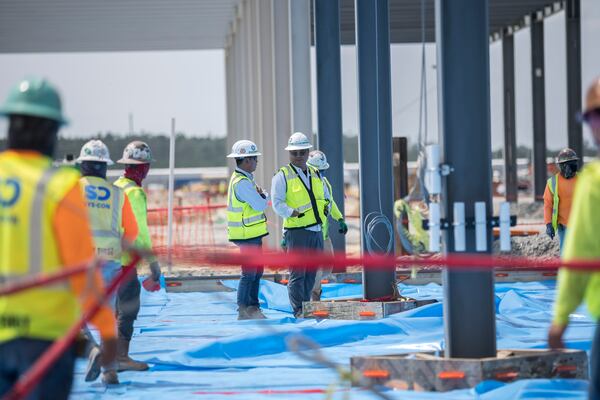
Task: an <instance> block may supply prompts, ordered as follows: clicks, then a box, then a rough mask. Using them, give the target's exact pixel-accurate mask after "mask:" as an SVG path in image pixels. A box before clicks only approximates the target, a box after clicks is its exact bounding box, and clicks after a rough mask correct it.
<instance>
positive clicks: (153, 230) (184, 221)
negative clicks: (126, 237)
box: [148, 197, 227, 248]
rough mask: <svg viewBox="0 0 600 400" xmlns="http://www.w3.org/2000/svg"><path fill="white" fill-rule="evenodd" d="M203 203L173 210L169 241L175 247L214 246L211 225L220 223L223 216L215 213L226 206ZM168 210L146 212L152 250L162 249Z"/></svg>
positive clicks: (166, 230) (155, 209) (166, 234)
mask: <svg viewBox="0 0 600 400" xmlns="http://www.w3.org/2000/svg"><path fill="white" fill-rule="evenodd" d="M206 199H207V203H206V204H205V205H199V206H189V207H174V208H173V242H172V245H173V246H174V247H175V246H189V245H200V246H202V245H205V246H213V245H214V244H215V223H216V222H217V220H218V219H219V220H223V219H224V218H225V216H224V215H222V216H218V215H217V213H218V212H219V210H222V209H225V208H227V205H226V204H210V198H209V197H207V198H206ZM168 221H169V210H168V209H167V208H154V209H149V210H148V229H149V230H150V237H151V238H152V245H153V247H154V248H161V247H164V248H166V247H167V245H168V235H169V231H168V229H169V227H168Z"/></svg>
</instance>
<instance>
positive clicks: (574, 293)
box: [554, 173, 600, 326]
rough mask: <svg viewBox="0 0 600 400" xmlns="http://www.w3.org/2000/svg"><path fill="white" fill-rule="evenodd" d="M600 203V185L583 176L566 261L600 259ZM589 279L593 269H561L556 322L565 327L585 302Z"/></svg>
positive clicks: (574, 203)
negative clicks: (586, 270) (574, 312)
mask: <svg viewBox="0 0 600 400" xmlns="http://www.w3.org/2000/svg"><path fill="white" fill-rule="evenodd" d="M588 175H589V173H588ZM582 178H583V177H582ZM598 204H600V188H598V187H597V185H595V184H593V181H590V180H584V179H580V180H579V181H578V184H577V185H576V187H575V193H574V196H573V208H572V211H571V218H570V221H569V229H568V230H567V236H566V239H565V245H564V248H563V254H562V258H563V260H565V261H571V260H594V259H598V258H600V246H598V237H597V232H596V231H595V230H596V229H597V227H598V226H600V213H598ZM589 278H590V273H589V272H585V271H575V270H569V269H567V268H562V269H561V270H560V272H559V276H558V282H557V285H558V293H557V298H556V305H555V309H554V323H555V324H557V325H563V326H564V325H566V324H568V321H569V314H571V313H572V312H573V311H575V309H576V308H577V307H578V306H579V304H581V302H582V301H583V297H584V295H585V291H586V288H587V284H588V281H589Z"/></svg>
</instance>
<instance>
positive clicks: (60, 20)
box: [0, 0, 562, 53]
mask: <svg viewBox="0 0 600 400" xmlns="http://www.w3.org/2000/svg"><path fill="white" fill-rule="evenodd" d="M256 1H260V0H256ZM424 1H425V6H426V10H427V12H426V18H425V19H426V40H427V41H433V40H434V36H435V35H434V1H433V0H424ZM239 3H240V0H169V1H163V0H103V1H80V0H52V1H48V0H2V1H0V53H46V52H96V51H160V50H201V49H220V48H223V47H225V45H226V38H227V35H228V33H229V31H230V27H231V24H232V22H233V21H234V19H235V18H236V7H237V5H238V4H239ZM561 7H562V2H555V1H549V0H490V5H489V14H490V33H491V34H494V33H497V32H500V31H502V30H503V29H505V28H507V27H511V26H515V25H522V23H523V20H524V17H526V16H528V15H531V14H532V13H535V12H545V14H548V13H551V12H555V11H556V10H558V9H560V8H561ZM340 9H341V10H340V17H341V18H340V26H341V40H342V43H343V44H351V43H354V23H355V22H354V20H355V18H354V0H341V2H340ZM390 40H391V41H392V43H411V42H420V41H421V1H420V0H390Z"/></svg>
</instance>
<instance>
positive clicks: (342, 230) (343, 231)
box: [338, 219, 348, 235]
mask: <svg viewBox="0 0 600 400" xmlns="http://www.w3.org/2000/svg"><path fill="white" fill-rule="evenodd" d="M338 224H339V228H340V229H338V232H339V233H341V234H342V235H345V234H346V233H348V225H346V222H345V221H344V220H343V219H340V220H339V221H338Z"/></svg>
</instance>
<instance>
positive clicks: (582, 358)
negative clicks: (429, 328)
mask: <svg viewBox="0 0 600 400" xmlns="http://www.w3.org/2000/svg"><path fill="white" fill-rule="evenodd" d="M350 364H351V368H352V372H353V374H354V382H353V385H355V386H356V385H370V384H379V385H384V386H387V387H391V388H395V389H402V390H417V391H438V392H444V391H448V390H454V389H465V388H471V387H474V386H476V385H477V384H478V383H480V382H481V381H484V380H497V381H504V382H510V381H514V380H517V379H531V378H546V379H551V378H562V379H564V378H574V379H587V378H588V360H587V354H586V352H585V351H581V350H561V351H550V350H499V351H498V355H497V357H491V358H479V359H458V358H444V357H443V354H440V355H436V354H434V353H416V354H414V353H413V354H401V355H387V356H368V357H364V356H363V357H352V358H351V359H350Z"/></svg>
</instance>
